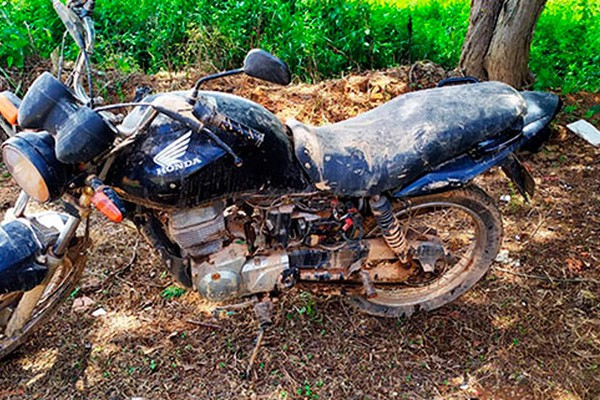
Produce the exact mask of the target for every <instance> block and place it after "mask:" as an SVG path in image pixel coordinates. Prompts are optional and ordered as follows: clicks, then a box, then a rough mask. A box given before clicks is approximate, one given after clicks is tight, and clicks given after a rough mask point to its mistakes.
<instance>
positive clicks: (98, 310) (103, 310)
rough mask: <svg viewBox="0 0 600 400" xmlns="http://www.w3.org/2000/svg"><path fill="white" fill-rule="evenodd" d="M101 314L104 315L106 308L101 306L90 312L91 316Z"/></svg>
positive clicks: (99, 315)
mask: <svg viewBox="0 0 600 400" xmlns="http://www.w3.org/2000/svg"><path fill="white" fill-rule="evenodd" d="M103 315H106V310H105V309H104V308H102V307H100V308H99V309H97V310H96V311H94V312H93V313H92V317H101V316H103Z"/></svg>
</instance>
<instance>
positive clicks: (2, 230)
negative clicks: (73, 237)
mask: <svg viewBox="0 0 600 400" xmlns="http://www.w3.org/2000/svg"><path fill="white" fill-rule="evenodd" d="M65 221H66V216H65V215H64V214H61V213H57V212H45V213H40V214H35V215H32V216H28V217H21V218H14V216H13V215H12V214H11V213H8V214H7V216H6V218H5V220H4V221H3V222H2V224H1V225H0V294H5V293H10V292H17V291H28V290H31V289H33V288H34V287H36V286H37V285H39V284H40V283H42V281H43V280H44V279H45V278H46V275H47V274H48V267H47V266H46V265H44V264H42V263H40V262H39V261H38V257H39V256H40V255H43V254H44V253H45V252H46V250H47V249H48V247H49V246H50V245H51V244H52V243H54V242H55V241H56V239H57V238H58V236H59V235H60V232H61V231H62V229H64V227H65Z"/></svg>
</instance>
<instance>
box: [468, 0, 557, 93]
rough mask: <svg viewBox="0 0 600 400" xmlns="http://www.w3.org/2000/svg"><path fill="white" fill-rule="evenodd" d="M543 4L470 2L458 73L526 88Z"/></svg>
mask: <svg viewBox="0 0 600 400" xmlns="http://www.w3.org/2000/svg"><path fill="white" fill-rule="evenodd" d="M545 4H546V0H471V15H470V18H469V21H470V22H469V29H468V31H467V36H466V38H465V43H464V45H463V49H462V55H461V59H460V65H459V67H460V69H461V70H462V71H463V72H464V73H465V74H466V75H472V76H476V77H477V78H479V79H482V80H498V81H502V82H506V83H508V84H510V85H512V86H515V87H518V88H520V87H522V86H524V85H527V84H529V83H530V82H531V73H530V72H529V67H528V62H529V48H530V46H531V40H532V38H533V29H534V27H535V24H536V23H537V21H538V19H539V17H540V14H541V12H542V9H543V8H544V5H545Z"/></svg>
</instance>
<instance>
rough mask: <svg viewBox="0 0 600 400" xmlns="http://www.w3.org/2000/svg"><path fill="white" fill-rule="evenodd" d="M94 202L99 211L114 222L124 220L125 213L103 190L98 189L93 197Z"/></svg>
mask: <svg viewBox="0 0 600 400" xmlns="http://www.w3.org/2000/svg"><path fill="white" fill-rule="evenodd" d="M92 204H93V205H94V207H96V209H97V210H98V211H100V212H101V213H102V214H104V216H105V217H106V218H108V219H109V220H111V221H112V222H117V223H118V222H121V221H122V220H123V213H122V212H121V210H120V209H119V207H117V205H116V204H115V203H114V202H113V201H112V200H111V199H110V198H109V197H108V196H107V195H106V193H104V191H103V190H98V191H97V192H96V193H95V194H94V196H93V197H92Z"/></svg>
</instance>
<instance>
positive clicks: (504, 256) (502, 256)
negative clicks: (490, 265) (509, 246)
mask: <svg viewBox="0 0 600 400" xmlns="http://www.w3.org/2000/svg"><path fill="white" fill-rule="evenodd" d="M508 254H509V253H508V250H506V249H503V250H500V251H499V252H498V255H497V256H496V260H495V261H496V262H498V263H500V264H510V262H511V261H512V259H511V258H510V257H509V256H508Z"/></svg>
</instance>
